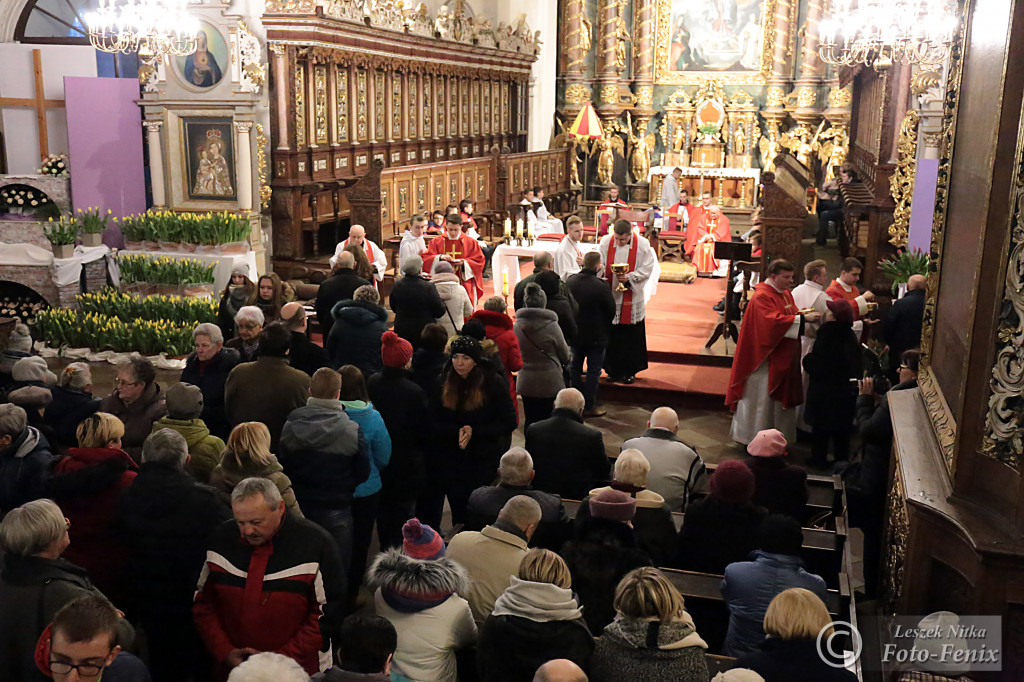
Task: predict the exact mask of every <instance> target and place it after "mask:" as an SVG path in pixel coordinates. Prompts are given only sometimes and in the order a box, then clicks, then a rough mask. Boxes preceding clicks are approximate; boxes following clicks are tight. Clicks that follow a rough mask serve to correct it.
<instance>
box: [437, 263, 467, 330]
mask: <svg viewBox="0 0 1024 682" xmlns="http://www.w3.org/2000/svg"><path fill="white" fill-rule="evenodd" d="M431 282H433V284H434V287H435V288H436V289H437V293H438V294H439V295H440V297H441V300H442V301H443V302H444V306H445V307H444V310H442V311H441V314H440V315H438V316H437V320H436V321H437V322H438V323H439V324H442V325H444V328H445V329H447V330H448V336H455V335H456V334H458V333H459V331H460V330H461V329H462V325H463V323H464V322H465V321H466V318H467V317H469V316H470V315H472V314H473V303H472V301H470V300H469V294H467V293H466V288H465V287H464V286H462V280H460V279H459V276H458V275H457V274H455V269H454V268H453V267H452V264H451V263H448V262H445V261H438V263H437V265H436V266H435V267H434V274H433V275H432V276H431Z"/></svg>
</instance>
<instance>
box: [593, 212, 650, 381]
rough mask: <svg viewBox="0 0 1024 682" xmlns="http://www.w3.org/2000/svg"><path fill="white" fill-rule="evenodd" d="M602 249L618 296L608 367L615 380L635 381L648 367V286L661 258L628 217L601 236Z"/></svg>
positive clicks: (609, 275)
mask: <svg viewBox="0 0 1024 682" xmlns="http://www.w3.org/2000/svg"><path fill="white" fill-rule="evenodd" d="M600 250H601V259H602V261H603V262H604V264H605V270H604V278H605V279H606V280H607V281H608V282H609V284H610V285H611V287H612V296H614V298H615V318H614V319H613V320H612V328H611V333H610V334H609V338H608V352H607V354H606V355H605V361H604V369H605V371H606V372H607V373H608V377H609V379H610V380H611V381H616V382H621V383H625V384H631V383H633V382H634V381H636V375H637V374H638V373H639V372H642V371H643V370H645V369H647V330H646V327H645V326H644V316H645V315H644V287H645V285H646V284H647V280H648V279H650V277H651V274H652V273H653V272H654V266H655V263H656V260H657V259H656V258H655V255H654V249H652V248H651V245H650V243H649V242H648V241H647V240H646V239H644V238H643V237H641V236H640V235H639V234H638V233H635V232H634V231H633V226H632V224H630V222H629V221H628V220H616V221H615V225H614V227H613V229H612V232H611V234H607V235H605V236H604V237H602V238H601V246H600Z"/></svg>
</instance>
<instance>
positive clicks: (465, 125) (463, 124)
mask: <svg viewBox="0 0 1024 682" xmlns="http://www.w3.org/2000/svg"><path fill="white" fill-rule="evenodd" d="M459 102H461V104H462V107H461V108H460V110H459V119H460V120H459V124H460V125H459V129H460V130H461V131H462V136H463V137H466V136H468V135H469V80H468V79H466V78H460V79H459Z"/></svg>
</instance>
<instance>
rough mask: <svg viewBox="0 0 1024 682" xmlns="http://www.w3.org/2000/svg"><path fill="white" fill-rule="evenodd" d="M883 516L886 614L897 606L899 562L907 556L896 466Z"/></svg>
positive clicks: (903, 506) (906, 524) (906, 522)
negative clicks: (886, 518) (887, 521)
mask: <svg viewBox="0 0 1024 682" xmlns="http://www.w3.org/2000/svg"><path fill="white" fill-rule="evenodd" d="M886 507H887V509H888V513H887V517H888V520H889V523H888V526H887V528H886V542H885V545H884V546H885V547H887V548H888V549H887V551H886V557H885V565H884V567H883V579H884V581H885V584H884V586H883V587H884V590H885V610H886V613H888V614H890V615H895V614H896V611H897V608H898V607H899V600H900V596H901V595H902V594H903V565H904V562H905V561H906V557H907V537H908V536H909V535H910V518H909V517H908V515H907V501H906V493H905V488H904V486H903V477H902V476H901V475H900V473H899V467H897V469H896V475H895V476H894V477H893V484H892V488H890V489H889V498H888V500H887V505H886Z"/></svg>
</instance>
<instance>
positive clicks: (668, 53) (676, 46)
mask: <svg viewBox="0 0 1024 682" xmlns="http://www.w3.org/2000/svg"><path fill="white" fill-rule="evenodd" d="M775 5H776V0H716V1H715V2H702V3H695V2H690V1H688V0H658V19H657V30H656V31H655V53H654V79H655V82H657V83H665V84H679V85H697V84H699V83H700V81H702V80H704V79H706V78H707V77H709V76H714V77H715V78H716V79H718V80H719V81H721V82H722V84H723V85H764V84H765V83H766V82H767V80H768V75H769V74H770V73H771V68H772V52H773V50H774V43H775V27H774V21H775Z"/></svg>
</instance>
